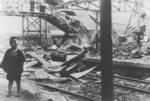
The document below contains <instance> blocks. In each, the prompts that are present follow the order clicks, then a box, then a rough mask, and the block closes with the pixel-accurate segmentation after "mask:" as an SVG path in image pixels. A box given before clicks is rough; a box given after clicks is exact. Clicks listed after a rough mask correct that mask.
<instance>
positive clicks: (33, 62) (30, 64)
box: [23, 61, 38, 68]
mask: <svg viewBox="0 0 150 101" xmlns="http://www.w3.org/2000/svg"><path fill="white" fill-rule="evenodd" d="M37 63H38V61H31V62H27V63H25V64H24V66H23V68H28V67H32V66H33V65H35V64H37Z"/></svg>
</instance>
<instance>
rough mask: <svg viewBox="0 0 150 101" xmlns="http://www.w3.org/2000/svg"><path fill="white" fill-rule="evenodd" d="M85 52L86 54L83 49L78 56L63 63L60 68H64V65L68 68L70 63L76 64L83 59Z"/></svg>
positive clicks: (85, 50)
mask: <svg viewBox="0 0 150 101" xmlns="http://www.w3.org/2000/svg"><path fill="white" fill-rule="evenodd" d="M87 52H88V51H87V49H85V48H84V50H83V51H82V52H81V53H80V54H79V55H77V56H76V57H74V58H72V59H70V60H68V61H66V62H64V63H63V64H62V65H61V66H65V65H66V66H68V65H70V64H72V63H76V62H78V61H80V60H81V59H82V58H84V57H85V54H86V53H87Z"/></svg>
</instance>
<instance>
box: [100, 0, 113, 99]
mask: <svg viewBox="0 0 150 101" xmlns="http://www.w3.org/2000/svg"><path fill="white" fill-rule="evenodd" d="M99 1H100V19H101V20H100V21H101V63H102V101H113V75H112V38H111V30H112V29H111V27H112V22H111V0H99ZM99 34H100V33H99Z"/></svg>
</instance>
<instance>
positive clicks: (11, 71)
mask: <svg viewBox="0 0 150 101" xmlns="http://www.w3.org/2000/svg"><path fill="white" fill-rule="evenodd" d="M9 44H10V46H11V48H10V49H8V50H7V51H6V52H5V55H4V58H3V61H2V63H1V66H2V68H3V69H4V71H5V72H6V73H7V79H8V81H9V84H8V95H7V97H10V96H12V85H13V81H15V82H16V84H17V95H16V96H19V95H20V88H21V85H20V83H21V82H20V81H21V73H22V72H23V63H24V61H25V58H24V55H23V53H22V52H21V51H20V50H19V49H18V48H17V46H18V45H19V39H18V38H17V37H11V38H10V40H9Z"/></svg>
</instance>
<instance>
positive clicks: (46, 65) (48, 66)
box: [26, 52, 65, 72]
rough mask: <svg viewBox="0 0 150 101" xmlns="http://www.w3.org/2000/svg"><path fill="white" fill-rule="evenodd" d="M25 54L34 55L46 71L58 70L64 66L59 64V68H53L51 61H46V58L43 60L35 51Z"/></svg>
mask: <svg viewBox="0 0 150 101" xmlns="http://www.w3.org/2000/svg"><path fill="white" fill-rule="evenodd" d="M26 54H28V55H30V56H32V57H34V58H35V59H36V60H37V61H39V62H40V63H41V64H42V67H43V68H44V69H45V70H46V71H48V72H59V71H61V70H62V69H63V68H65V67H63V66H60V67H59V68H55V69H54V68H53V66H52V64H51V63H49V62H47V61H46V60H44V59H43V58H42V57H41V56H39V55H37V54H36V53H34V52H27V53H26Z"/></svg>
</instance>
